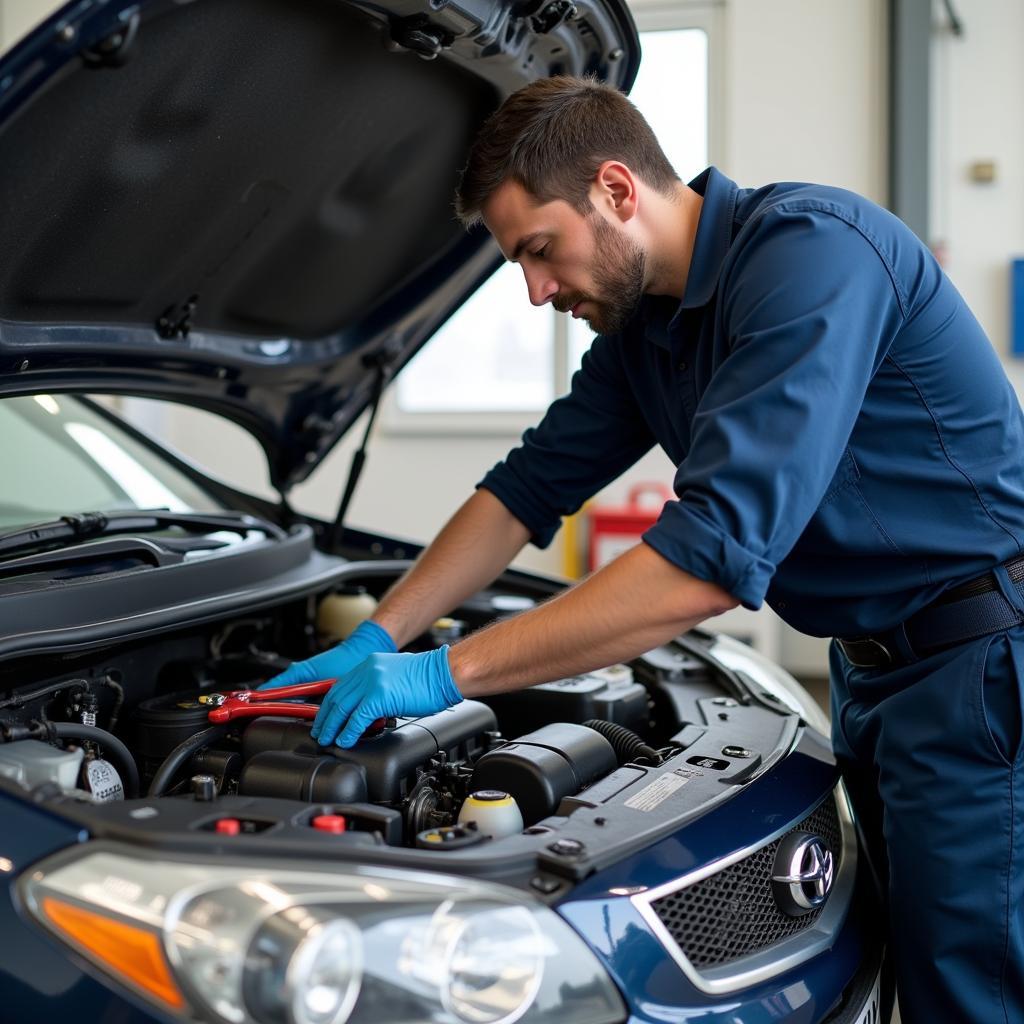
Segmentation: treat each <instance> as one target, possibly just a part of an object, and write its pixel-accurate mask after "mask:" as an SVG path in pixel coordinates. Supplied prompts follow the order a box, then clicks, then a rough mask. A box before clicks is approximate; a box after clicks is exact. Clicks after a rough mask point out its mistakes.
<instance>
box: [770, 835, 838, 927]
mask: <svg viewBox="0 0 1024 1024" xmlns="http://www.w3.org/2000/svg"><path fill="white" fill-rule="evenodd" d="M833 871H834V861H833V858H832V851H831V850H830V849H829V847H828V843H826V842H825V840H824V839H822V838H821V836H816V835H812V834H811V833H810V832H791V833H790V834H789V835H788V836H785V837H784V838H783V840H782V841H781V842H780V843H779V849H778V852H777V853H776V854H775V863H774V864H773V865H772V892H773V893H774V894H775V902H776V903H778V905H779V909H780V910H781V911H782V912H783V913H784V914H788V915H789V916H790V917H801V916H802V915H804V914H809V913H810V912H811V911H812V910H817V909H818V908H819V907H820V906H821V905H822V904H823V903H824V902H825V900H827V899H828V894H829V892H830V891H831V889H832V880H833Z"/></svg>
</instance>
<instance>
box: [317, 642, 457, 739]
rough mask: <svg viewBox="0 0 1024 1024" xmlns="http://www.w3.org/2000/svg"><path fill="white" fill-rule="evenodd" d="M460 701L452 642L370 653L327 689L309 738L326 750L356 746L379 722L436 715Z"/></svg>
mask: <svg viewBox="0 0 1024 1024" xmlns="http://www.w3.org/2000/svg"><path fill="white" fill-rule="evenodd" d="M461 700H462V694H461V693H459V689H458V687H457V686H456V685H455V680H454V679H452V673H451V670H450V669H449V667H448V646H447V644H446V645H444V646H443V647H440V648H438V649H437V650H435V651H427V652H426V653H425V654H371V655H370V657H368V658H366V659H365V661H362V662H360V663H359V664H358V665H357V666H356V667H355V668H354V669H353V670H352V671H351V672H349V673H347V674H346V675H345V677H344V678H343V679H339V680H338V682H336V683H335V684H334V686H332V687H331V688H330V690H328V691H327V695H326V696H325V697H324V699H323V703H322V704H321V706H320V711H319V713H318V714H317V716H316V718H315V719H314V720H313V727H312V729H311V730H310V735H311V736H312V737H313V739H315V740H316V741H317V743H319V744H320V745H321V746H329V745H330V744H331V743H337V745H338V746H339V747H351V746H352V745H353V744H354V743H355V742H356V741H357V740H358V739H359V737H360V736H362V735H363V733H364V732H365V731H366V730H367V728H369V726H370V725H371V724H372V723H373V722H374V721H375V720H376V719H378V718H415V717H420V716H423V715H432V714H434V713H435V712H438V711H444V709H445V708H450V707H452V705H454V704H458V703H459V701H461ZM339 732H340V733H341V735H340V736H339V735H338V733H339Z"/></svg>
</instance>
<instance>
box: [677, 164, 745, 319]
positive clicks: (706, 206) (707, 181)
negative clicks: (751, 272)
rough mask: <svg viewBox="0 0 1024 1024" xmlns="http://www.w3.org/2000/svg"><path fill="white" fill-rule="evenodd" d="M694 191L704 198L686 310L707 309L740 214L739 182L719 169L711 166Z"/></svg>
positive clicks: (693, 184)
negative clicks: (736, 218)
mask: <svg viewBox="0 0 1024 1024" xmlns="http://www.w3.org/2000/svg"><path fill="white" fill-rule="evenodd" d="M690 188H692V189H693V190H694V192H696V193H697V194H698V195H701V196H703V197H704V203H703V205H702V206H701V210H700V220H698V221H697V236H696V238H695V239H694V240H693V256H692V257H691V259H690V273H689V276H688V277H687V279H686V290H685V291H684V292H683V301H682V303H681V305H682V308H683V309H696V308H697V307H698V306H706V305H707V304H708V302H710V301H711V296H712V295H713V294H714V292H715V288H716V286H717V285H718V277H719V274H721V271H722V263H723V262H724V261H725V255H726V253H727V252H728V251H729V245H730V244H731V243H732V222H733V215H734V213H735V211H736V193H737V192H738V191H739V188H738V186H737V185H736V182H734V181H732V180H731V179H729V178H727V177H726V176H725V175H724V174H722V172H721V171H720V170H718V168H717V167H709V168H708V169H707V170H706V171H704V172H703V173H702V174H699V175H698V176H697V177H696V178H694V179H693V181H691V182H690Z"/></svg>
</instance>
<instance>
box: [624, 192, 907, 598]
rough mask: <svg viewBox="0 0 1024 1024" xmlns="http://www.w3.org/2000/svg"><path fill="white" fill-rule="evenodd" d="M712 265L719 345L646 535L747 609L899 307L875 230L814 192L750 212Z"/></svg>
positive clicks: (834, 449)
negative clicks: (803, 199)
mask: <svg viewBox="0 0 1024 1024" xmlns="http://www.w3.org/2000/svg"><path fill="white" fill-rule="evenodd" d="M734 251H735V256H731V257H730V259H729V260H727V262H726V264H725V266H724V267H723V273H722V279H721V281H720V283H719V294H720V298H719V302H720V310H721V316H722V324H723V332H722V334H723V338H724V343H725V345H726V349H727V351H726V354H725V355H724V358H723V360H722V362H721V365H720V366H718V367H717V369H716V370H715V372H714V374H713V376H712V378H711V381H710V383H709V385H708V387H707V389H706V390H705V392H704V394H703V395H702V396H701V399H700V402H699V404H698V406H697V410H696V414H695V416H694V420H693V430H692V435H691V445H690V448H689V451H688V453H687V456H686V458H685V459H684V460H683V462H682V463H681V465H680V466H679V468H678V471H677V473H676V477H675V482H674V489H675V492H676V495H677V496H678V500H676V501H671V502H669V503H668V504H666V506H665V508H664V510H663V511H662V514H661V516H660V518H659V519H658V521H657V523H656V524H655V525H654V526H653V527H651V528H650V529H649V530H648V531H647V532H646V533H644V535H643V540H644V541H645V542H646V543H647V544H649V545H650V546H651V547H652V548H654V549H655V550H656V551H658V552H659V553H660V554H661V555H662V556H664V557H665V558H667V559H668V560H669V561H670V562H672V563H673V564H675V565H676V566H678V567H679V568H681V569H683V570H684V571H686V572H688V573H690V574H691V575H693V576H696V577H698V578H700V579H703V580H707V581H709V582H713V583H717V584H718V585H719V586H721V587H722V588H724V589H725V590H727V591H728V592H729V593H731V594H732V595H733V596H734V597H735V598H736V599H737V600H738V601H740V602H741V603H742V604H744V605H745V606H747V607H748V608H758V607H760V605H761V604H762V602H763V600H764V597H765V594H766V592H767V590H768V585H769V583H770V581H771V578H772V576H773V574H774V572H775V568H776V566H777V565H778V564H779V562H780V561H781V560H782V559H783V558H785V556H786V555H787V554H788V553H789V551H790V550H791V549H792V548H793V546H794V544H795V543H796V541H797V540H798V538H799V537H800V535H801V533H802V532H803V531H804V529H805V527H806V526H807V524H808V522H809V521H810V520H811V518H812V517H813V515H814V513H815V511H816V509H817V507H818V505H819V504H820V503H821V500H822V498H823V496H824V495H825V492H826V490H827V489H828V486H829V483H830V482H831V480H832V478H833V476H834V474H835V472H836V469H837V467H838V465H839V462H840V459H841V458H842V455H843V452H844V450H845V449H846V447H847V445H848V443H849V439H850V435H851V433H852V431H853V427H854V423H855V421H856V419H857V416H858V413H859V412H860V409H861V405H862V403H863V400H864V395H865V392H866V391H867V387H868V384H869V383H870V381H871V378H872V377H873V376H874V374H875V372H876V371H877V369H878V368H879V366H880V365H881V363H882V361H883V360H884V358H885V355H886V353H887V351H888V348H889V346H890V344H891V342H892V339H893V337H894V336H895V334H896V332H897V331H898V329H899V327H900V325H901V323H902V321H903V316H904V302H903V300H902V297H901V295H900V292H899V288H898V284H897V281H896V278H895V276H894V275H893V274H892V273H891V269H890V267H889V264H888V262H887V260H886V259H885V257H884V255H883V254H882V253H881V252H880V250H879V249H878V247H877V246H876V245H875V243H874V242H873V241H872V239H871V238H870V237H869V236H868V235H867V234H866V233H865V232H864V231H862V230H861V229H860V228H859V227H858V226H857V225H856V224H855V223H853V222H851V221H849V220H846V219H844V217H843V216H841V215H840V214H839V212H838V211H833V210H830V209H829V208H828V206H827V204H823V203H795V204H788V205H782V206H779V207H777V208H775V209H773V210H771V211H769V212H767V213H765V214H764V215H762V216H761V217H760V218H758V220H756V221H754V222H751V223H750V224H748V225H747V226H746V227H745V228H744V231H743V232H741V235H740V236H739V237H738V238H737V240H736V242H735V243H734Z"/></svg>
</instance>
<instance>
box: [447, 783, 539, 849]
mask: <svg viewBox="0 0 1024 1024" xmlns="http://www.w3.org/2000/svg"><path fill="white" fill-rule="evenodd" d="M470 821H475V822H476V827H477V829H478V830H479V831H480V832H481V833H482V834H483V835H485V836H490V837H491V838H492V839H501V838H502V837H503V836H514V835H516V834H517V833H518V832H522V831H523V815H522V812H521V811H520V810H519V805H518V804H517V803H516V802H515V800H514V799H513V798H512V797H511V796H509V795H508V793H505V792H503V791H502V790H500V789H478V790H477V791H476V792H475V793H471V794H470V795H469V796H468V797H467V798H466V802H465V803H464V804H463V805H462V807H461V808H460V810H459V824H460V825H465V824H467V823H468V822H470Z"/></svg>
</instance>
